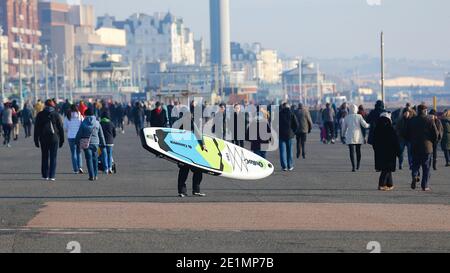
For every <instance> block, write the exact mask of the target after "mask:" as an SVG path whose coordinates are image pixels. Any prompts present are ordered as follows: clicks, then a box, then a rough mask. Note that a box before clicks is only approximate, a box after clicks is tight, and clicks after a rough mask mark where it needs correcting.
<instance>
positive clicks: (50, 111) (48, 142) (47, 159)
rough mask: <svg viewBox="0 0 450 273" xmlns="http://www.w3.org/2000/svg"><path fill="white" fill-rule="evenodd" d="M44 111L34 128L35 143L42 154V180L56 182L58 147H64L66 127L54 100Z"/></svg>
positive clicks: (38, 117)
mask: <svg viewBox="0 0 450 273" xmlns="http://www.w3.org/2000/svg"><path fill="white" fill-rule="evenodd" d="M45 106H46V107H45V109H44V111H42V112H40V113H39V114H38V115H37V117H36V124H35V126H34V143H35V145H36V147H37V148H39V147H40V148H41V152H42V166H41V173H42V178H43V179H45V180H51V181H55V180H56V162H57V155H58V147H59V148H62V146H63V145H64V126H63V122H62V119H61V116H60V115H59V114H58V113H57V112H56V110H55V103H54V102H53V101H52V100H47V101H46V102H45Z"/></svg>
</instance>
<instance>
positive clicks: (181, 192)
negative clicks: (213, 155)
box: [178, 109, 208, 198]
mask: <svg viewBox="0 0 450 273" xmlns="http://www.w3.org/2000/svg"><path fill="white" fill-rule="evenodd" d="M191 112H193V109H191ZM183 114H185V115H189V117H188V116H185V117H180V118H188V119H190V122H191V129H192V131H193V133H194V135H195V138H196V139H197V141H198V143H199V144H200V147H202V150H203V151H205V152H208V150H207V149H206V145H205V142H204V140H203V134H202V133H201V131H200V130H199V129H198V127H197V125H196V123H195V121H194V119H193V116H194V113H181V116H183ZM180 129H181V130H186V129H183V126H181V128H180ZM178 167H179V168H180V171H179V172H178V196H179V197H180V198H184V197H186V196H188V195H187V187H186V181H187V179H188V176H189V171H192V173H193V178H192V195H193V196H196V197H205V196H206V194H204V193H202V192H201V191H200V184H201V183H202V180H203V172H202V171H201V170H200V169H197V168H193V167H190V166H187V165H183V164H178Z"/></svg>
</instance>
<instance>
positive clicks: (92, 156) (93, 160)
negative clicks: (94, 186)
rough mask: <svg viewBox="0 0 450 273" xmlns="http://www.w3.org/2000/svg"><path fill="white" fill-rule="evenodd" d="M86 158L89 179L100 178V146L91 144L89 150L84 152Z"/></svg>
mask: <svg viewBox="0 0 450 273" xmlns="http://www.w3.org/2000/svg"><path fill="white" fill-rule="evenodd" d="M84 156H85V158H86V166H87V168H88V172H89V178H95V177H97V176H98V145H93V144H91V145H90V146H89V148H88V149H86V150H84Z"/></svg>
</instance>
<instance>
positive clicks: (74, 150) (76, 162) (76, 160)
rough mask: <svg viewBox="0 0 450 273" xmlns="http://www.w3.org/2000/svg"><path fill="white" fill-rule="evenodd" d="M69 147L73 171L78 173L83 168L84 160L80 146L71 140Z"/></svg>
mask: <svg viewBox="0 0 450 273" xmlns="http://www.w3.org/2000/svg"><path fill="white" fill-rule="evenodd" d="M69 147H70V155H71V159H72V168H73V171H74V172H78V171H79V170H80V169H81V168H83V160H82V159H81V150H80V146H78V145H77V143H76V142H75V139H69Z"/></svg>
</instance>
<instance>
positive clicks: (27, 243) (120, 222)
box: [0, 127, 450, 253]
mask: <svg viewBox="0 0 450 273" xmlns="http://www.w3.org/2000/svg"><path fill="white" fill-rule="evenodd" d="M126 131H127V132H126V134H124V135H122V134H120V135H119V136H118V138H117V140H116V146H115V160H116V162H117V167H118V173H117V174H116V175H113V176H106V175H100V180H99V181H97V182H90V181H88V177H87V175H84V176H83V175H74V174H72V173H71V163H70V157H69V155H70V153H69V150H68V147H67V145H66V146H65V147H64V148H63V149H61V150H60V151H59V156H58V159H59V162H58V175H57V181H56V182H48V181H43V180H42V179H40V151H39V149H36V148H34V145H33V141H32V139H22V138H21V139H19V141H18V142H13V143H12V145H13V148H10V149H8V148H6V147H3V146H2V147H0V252H6V253H8V252H18V253H23V252H60V253H67V252H69V250H67V244H68V243H69V242H72V241H75V242H78V243H79V245H80V246H81V251H82V252H150V253H152V252H162V253H165V252H182V253H183V252H194V253H197V252H199V253H208V252H226V253H234V252H237V253H248V252H258V253H261V252H262V253H267V252H281V253H292V252H294V253H297V252H307V253H309V252H362V253H368V252H370V250H368V248H367V245H368V243H369V242H372V241H375V242H378V243H379V244H380V245H381V251H382V252H450V168H445V167H444V166H443V165H444V160H443V158H442V157H443V156H442V154H439V156H440V160H439V170H438V171H436V172H433V174H432V180H431V187H432V189H433V191H432V192H430V193H424V192H421V191H419V190H417V191H413V190H411V189H410V180H411V179H410V173H409V171H408V170H402V171H398V172H396V173H395V174H394V182H395V186H396V188H395V190H394V191H392V192H379V191H377V186H378V176H379V174H378V173H376V172H375V171H374V163H373V151H372V149H371V147H370V146H368V145H365V146H364V147H363V162H362V167H361V170H360V171H359V172H357V173H352V172H351V165H350V162H349V159H348V148H347V147H346V146H345V145H342V144H335V145H323V144H321V143H320V142H319V139H318V137H319V136H318V131H314V132H313V134H311V135H310V136H309V140H308V144H307V145H308V146H307V159H306V160H303V159H299V160H297V161H296V169H295V170H294V171H293V172H281V171H280V170H279V168H280V167H279V160H278V154H277V153H276V152H273V153H269V160H270V161H272V162H273V163H274V164H275V166H277V168H278V170H277V171H276V172H275V174H274V175H272V176H271V177H269V178H267V179H265V180H262V181H254V182H248V181H235V180H226V179H223V178H219V177H212V176H205V177H204V180H203V183H202V191H203V192H205V193H206V194H207V195H208V196H207V197H205V198H196V197H187V198H184V199H179V198H178V197H177V181H176V180H177V174H178V168H177V166H176V165H174V164H172V163H170V162H167V161H164V160H161V159H157V158H155V157H154V156H153V155H151V154H150V153H148V152H147V151H145V150H144V149H143V148H142V147H141V144H140V140H139V138H137V137H136V135H135V131H134V128H132V127H127V128H126ZM190 184H191V183H190V182H189V184H188V187H189V188H190V186H191V185H190Z"/></svg>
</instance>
